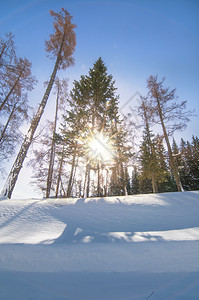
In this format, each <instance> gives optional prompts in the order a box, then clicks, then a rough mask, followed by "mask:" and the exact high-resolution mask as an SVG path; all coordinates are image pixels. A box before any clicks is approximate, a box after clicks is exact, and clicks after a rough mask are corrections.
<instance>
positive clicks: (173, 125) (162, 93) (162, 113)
mask: <svg viewBox="0 0 199 300" xmlns="http://www.w3.org/2000/svg"><path fill="white" fill-rule="evenodd" d="M163 83H164V79H163V80H161V81H159V82H158V78H157V76H150V77H149V79H148V80H147V87H148V91H149V92H148V94H149V100H150V102H149V104H148V105H149V107H150V110H151V119H152V120H153V122H154V123H159V124H160V125H161V127H162V130H163V134H164V138H165V141H166V144H167V148H168V154H169V162H170V167H171V170H172V172H173V175H174V178H175V182H176V185H177V188H178V191H183V187H182V184H181V181H180V176H179V172H178V169H177V166H176V163H175V159H174V157H173V154H172V149H171V145H170V142H169V135H171V134H173V133H174V132H175V131H177V130H183V129H184V128H186V126H187V122H188V121H189V117H190V116H191V115H193V112H191V111H186V103H187V101H182V102H181V103H178V102H177V100H178V97H177V96H176V94H175V89H173V90H170V89H169V88H167V87H164V86H163Z"/></svg>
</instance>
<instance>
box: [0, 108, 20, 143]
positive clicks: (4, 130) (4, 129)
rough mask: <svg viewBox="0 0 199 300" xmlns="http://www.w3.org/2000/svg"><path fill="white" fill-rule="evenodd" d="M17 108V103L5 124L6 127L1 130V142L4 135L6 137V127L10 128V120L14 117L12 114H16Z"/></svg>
mask: <svg viewBox="0 0 199 300" xmlns="http://www.w3.org/2000/svg"><path fill="white" fill-rule="evenodd" d="M15 109H16V105H14V106H13V109H12V111H11V113H10V115H9V118H8V120H7V122H6V124H5V126H4V128H3V130H2V132H1V136H0V144H1V143H2V140H3V137H4V135H5V132H6V129H7V128H8V125H9V123H10V120H11V119H12V116H13V114H14V112H15Z"/></svg>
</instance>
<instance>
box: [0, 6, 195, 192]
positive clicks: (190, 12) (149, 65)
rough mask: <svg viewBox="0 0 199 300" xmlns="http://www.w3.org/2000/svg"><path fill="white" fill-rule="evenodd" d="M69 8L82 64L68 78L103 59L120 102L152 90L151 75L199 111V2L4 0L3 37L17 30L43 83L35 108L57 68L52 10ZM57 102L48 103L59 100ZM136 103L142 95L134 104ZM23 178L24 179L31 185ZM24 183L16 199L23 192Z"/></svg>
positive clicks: (20, 48) (191, 128) (21, 50)
mask: <svg viewBox="0 0 199 300" xmlns="http://www.w3.org/2000/svg"><path fill="white" fill-rule="evenodd" d="M62 7H64V8H65V9H67V10H68V11H69V12H70V14H71V15H72V16H73V22H74V23H75V24H76V25H77V29H76V34H77V47H76V51H75V53H74V58H75V65H74V66H73V67H70V68H68V69H66V71H64V72H60V77H63V76H64V77H68V78H69V80H70V87H72V83H73V80H74V79H76V80H78V79H79V78H80V75H83V74H87V73H88V70H89V68H91V67H92V65H93V63H94V62H95V61H96V60H97V59H98V58H99V57H100V56H101V57H102V59H103V60H104V62H105V64H106V66H107V68H108V73H109V74H112V75H113V78H114V79H115V80H116V87H118V94H119V95H120V106H123V105H124V104H125V103H126V102H127V101H128V100H129V99H130V98H131V97H132V96H133V95H134V94H135V93H136V92H139V93H141V94H142V95H145V94H146V79H147V78H148V77H149V76H150V75H156V74H158V76H159V79H162V77H165V78H166V80H165V85H166V86H170V87H171V88H176V94H177V95H178V96H179V98H180V100H187V101H188V108H189V109H195V110H196V114H198V116H199V0H123V1H119V0H118V1H117V0H115V1H97V0H93V1H83V0H80V1H78V0H56V1H55V0H15V1H13V0H0V36H4V34H5V33H6V32H12V33H13V34H14V35H15V45H16V53H17V56H20V57H27V58H28V59H29V60H30V61H31V62H32V65H33V68H32V71H33V74H34V75H35V76H36V77H37V79H38V80H39V83H38V84H37V87H36V88H35V90H34V91H33V92H32V93H31V94H30V96H29V98H30V104H31V105H32V106H33V107H34V108H35V109H37V107H38V103H39V102H40V101H41V97H42V95H43V82H44V81H46V80H48V79H49V76H50V74H51V71H52V69H53V61H51V60H49V59H48V58H47V57H46V52H45V46H44V41H45V40H46V39H48V36H49V34H50V33H51V32H52V30H53V27H52V21H53V19H52V17H51V16H50V14H49V9H52V10H55V11H59V10H60V9H61V8H62ZM58 75H59V74H58ZM49 100H50V101H52V100H51V99H49ZM50 101H49V103H48V107H50V105H53V102H52V103H51V102H50ZM134 105H135V106H136V105H137V100H136V99H135V98H134V99H132V101H131V102H130V103H129V102H128V103H127V106H126V109H127V110H128V108H129V107H130V106H131V107H133V106H134ZM48 107H47V110H46V111H47V114H48V117H49V118H50V116H49V114H50V113H51V110H49V108H48ZM198 121H199V119H198V117H194V118H193V119H192V121H191V122H190V123H189V124H188V128H187V130H186V131H185V132H183V133H182V132H180V133H179V135H178V136H176V138H177V140H178V138H180V137H184V138H185V140H191V136H192V134H194V135H197V136H199V131H198V124H199V122H198ZM22 177H23V176H22V175H20V178H19V181H20V182H24V179H23V178H22ZM20 182H19V183H18V184H17V186H16V189H15V192H14V194H13V196H15V193H17V189H18V190H20V188H19V186H20ZM23 186H24V185H23ZM27 190H28V189H27ZM21 191H22V190H20V192H18V193H21Z"/></svg>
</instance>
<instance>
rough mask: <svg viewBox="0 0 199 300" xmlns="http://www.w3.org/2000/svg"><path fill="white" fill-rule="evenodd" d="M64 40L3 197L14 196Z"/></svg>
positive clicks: (48, 93) (57, 64) (57, 65)
mask: <svg viewBox="0 0 199 300" xmlns="http://www.w3.org/2000/svg"><path fill="white" fill-rule="evenodd" d="M64 39H65V36H64V35H63V38H62V43H61V46H60V49H59V53H58V55H57V59H56V62H55V66H54V70H53V73H52V75H51V78H50V81H49V83H48V86H47V88H46V91H45V94H44V96H43V99H42V101H41V103H40V105H39V108H38V110H37V113H36V115H35V116H34V118H33V120H32V122H31V125H30V128H29V130H28V133H27V135H26V136H25V139H24V141H23V143H22V146H21V149H20V150H19V153H18V155H17V158H16V160H15V162H14V164H13V166H12V169H11V171H10V174H9V175H8V178H7V181H6V183H5V186H4V188H3V191H2V193H1V195H2V196H7V197H8V198H11V196H12V192H13V190H14V187H15V184H16V182H17V179H18V176H19V173H20V171H21V168H22V166H23V162H24V160H25V158H26V155H27V152H28V149H29V147H30V144H31V142H32V140H33V136H34V133H35V131H36V129H37V126H38V124H39V121H40V119H41V116H42V114H43V112H44V108H45V106H46V103H47V100H48V97H49V95H50V92H51V89H52V86H53V83H54V80H55V76H56V73H57V70H58V67H59V63H60V60H61V56H60V55H61V51H62V48H63V44H64Z"/></svg>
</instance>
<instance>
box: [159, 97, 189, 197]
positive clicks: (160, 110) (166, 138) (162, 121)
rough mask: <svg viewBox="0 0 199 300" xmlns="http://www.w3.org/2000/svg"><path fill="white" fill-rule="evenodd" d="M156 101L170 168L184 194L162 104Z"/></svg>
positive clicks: (178, 187)
mask: <svg viewBox="0 0 199 300" xmlns="http://www.w3.org/2000/svg"><path fill="white" fill-rule="evenodd" d="M156 100H157V104H158V113H159V116H160V121H161V125H162V129H163V133H164V137H165V141H166V144H167V149H168V153H169V161H170V167H171V170H172V171H173V175H174V178H175V182H176V185H177V189H178V191H179V192H182V191H184V189H183V187H182V183H181V181H180V176H179V173H178V170H177V167H176V164H175V160H174V157H173V154H172V150H171V145H170V142H169V137H168V134H167V131H166V127H165V125H164V120H163V116H162V109H161V107H160V102H159V99H158V97H156Z"/></svg>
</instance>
